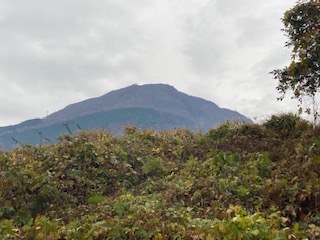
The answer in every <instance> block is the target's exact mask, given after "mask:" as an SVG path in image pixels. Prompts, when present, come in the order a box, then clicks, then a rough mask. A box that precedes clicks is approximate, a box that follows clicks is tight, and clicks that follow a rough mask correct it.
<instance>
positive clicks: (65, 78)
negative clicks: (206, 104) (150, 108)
mask: <svg viewBox="0 0 320 240" xmlns="http://www.w3.org/2000/svg"><path fill="white" fill-rule="evenodd" d="M295 3H296V1H294V0H268V1H265V0H245V1H239V0H54V1H52V0H28V1H21V0H0V84H1V95H0V126H4V125H11V124H16V123H19V122H21V121H23V120H27V119H31V118H43V117H45V116H46V115H47V114H48V113H49V114H50V113H53V112H55V111H57V110H60V109H61V108H63V107H65V106H66V105H69V104H71V103H75V102H78V101H82V100H85V99H87V98H92V97H98V96H101V95H103V94H105V93H107V92H109V91H112V90H115V89H119V88H123V87H126V86H129V85H132V84H147V83H166V84H170V85H172V86H174V87H175V88H176V89H178V90H179V91H182V92H185V93H187V94H189V95H192V96H197V97H201V98H204V99H207V100H210V101H213V102H215V103H216V104H218V105H219V106H220V107H224V108H229V109H231V110H236V111H238V112H240V113H242V114H244V115H246V116H247V117H250V118H252V119H253V118H261V117H265V116H268V115H271V114H276V113H281V112H287V111H296V109H297V108H296V102H294V101H293V100H291V99H290V97H288V98H287V100H286V101H283V102H279V101H277V100H276V98H277V97H278V96H279V95H278V93H277V91H276V89H275V88H276V86H277V82H276V80H274V79H273V78H272V76H271V75H270V74H268V72H270V71H272V70H274V69H276V68H283V67H284V66H285V65H287V64H288V63H289V62H290V50H289V49H286V48H285V47H284V44H285V41H286V40H287V39H286V37H285V36H283V32H281V31H280V29H281V28H283V25H282V22H281V20H280V18H281V17H282V16H283V13H284V12H285V11H286V10H288V9H290V8H291V7H292V6H294V5H295Z"/></svg>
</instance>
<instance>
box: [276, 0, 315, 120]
mask: <svg viewBox="0 0 320 240" xmlns="http://www.w3.org/2000/svg"><path fill="white" fill-rule="evenodd" d="M319 16H320V2H319V1H312V0H308V1H300V2H298V3H297V4H296V5H295V6H294V7H293V8H292V9H290V10H288V11H287V12H286V13H285V14H284V17H283V19H282V21H283V23H284V26H285V29H284V32H285V33H286V36H287V37H288V41H287V43H286V46H287V47H290V48H292V62H291V64H290V65H289V66H288V67H285V68H284V69H277V70H274V71H273V72H272V74H273V75H274V78H275V79H277V80H278V81H279V84H278V87H277V90H278V91H279V93H280V94H281V97H280V98H279V99H281V100H282V99H283V98H284V95H285V94H286V93H287V91H288V90H290V91H292V92H293V94H294V98H296V99H298V100H299V103H300V111H301V110H302V102H303V100H304V98H305V97H306V96H307V97H311V99H312V104H313V109H310V108H307V109H306V112H307V113H311V110H313V114H314V118H315V120H316V118H317V115H318V113H317V111H316V99H315V97H316V93H317V92H318V91H319V88H320V18H319Z"/></svg>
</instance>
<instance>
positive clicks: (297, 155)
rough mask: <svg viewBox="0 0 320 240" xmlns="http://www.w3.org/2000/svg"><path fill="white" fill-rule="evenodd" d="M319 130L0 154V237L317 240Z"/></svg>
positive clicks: (280, 127) (184, 135) (75, 142)
mask: <svg viewBox="0 0 320 240" xmlns="http://www.w3.org/2000/svg"><path fill="white" fill-rule="evenodd" d="M319 174H320V135H319V128H318V127H317V126H316V127H315V126H312V125H311V124H309V123H308V122H306V121H304V120H302V119H300V118H299V117H297V116H295V115H292V114H282V115H278V116H272V117H270V119H269V120H267V121H266V122H264V123H262V124H243V123H231V122H227V123H225V124H222V125H220V126H219V127H217V128H215V129H211V130H210V131H208V132H207V133H202V132H192V131H189V130H187V129H176V130H171V131H155V130H153V129H147V130H138V129H136V128H135V127H134V126H126V127H125V129H124V134H123V135H122V136H120V137H117V136H115V135H113V134H112V133H110V132H104V131H100V130H96V131H83V132H79V133H78V134H76V135H65V136H61V137H60V140H59V143H57V144H52V145H46V146H23V147H21V148H17V149H15V150H12V151H2V152H0V239H319V238H320V213H319V210H320V208H319V204H320V178H319Z"/></svg>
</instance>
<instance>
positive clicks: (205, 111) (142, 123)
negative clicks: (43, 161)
mask: <svg viewBox="0 0 320 240" xmlns="http://www.w3.org/2000/svg"><path fill="white" fill-rule="evenodd" d="M227 120H240V121H245V122H251V120H250V119H248V118H247V117H245V116H243V115H241V114H240V113H238V112H235V111H231V110H229V109H224V108H220V107H219V106H217V105H216V104H215V103H213V102H210V101H207V100H204V99H201V98H198V97H193V96H189V95H187V94H185V93H182V92H179V91H178V90H176V89H175V88H174V87H172V86H169V85H166V84H147V85H136V84H135V85H132V86H129V87H126V88H122V89H119V90H115V91H111V92H109V93H107V94H105V95H103V96H100V97H97V98H91V99H87V100H85V101H82V102H78V103H74V104H71V105H69V106H67V107H65V108H64V109H62V110H60V111H57V112H55V113H53V114H51V115H49V116H47V117H46V118H44V119H31V120H27V121H24V122H22V123H20V124H17V125H13V126H7V127H0V147H1V148H3V149H11V148H13V147H15V146H17V144H42V143H44V142H55V141H56V139H57V137H59V136H60V135H62V134H66V133H68V132H72V133H73V132H76V131H78V130H79V129H85V130H88V129H97V128H102V129H105V130H111V131H113V132H114V133H115V134H119V133H120V132H121V129H122V127H123V125H125V124H133V125H135V126H136V127H138V128H141V129H144V128H155V129H171V128H181V127H186V128H189V129H192V130H204V131H206V130H208V129H210V128H213V127H215V126H217V125H219V124H221V123H223V122H225V121H227Z"/></svg>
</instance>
